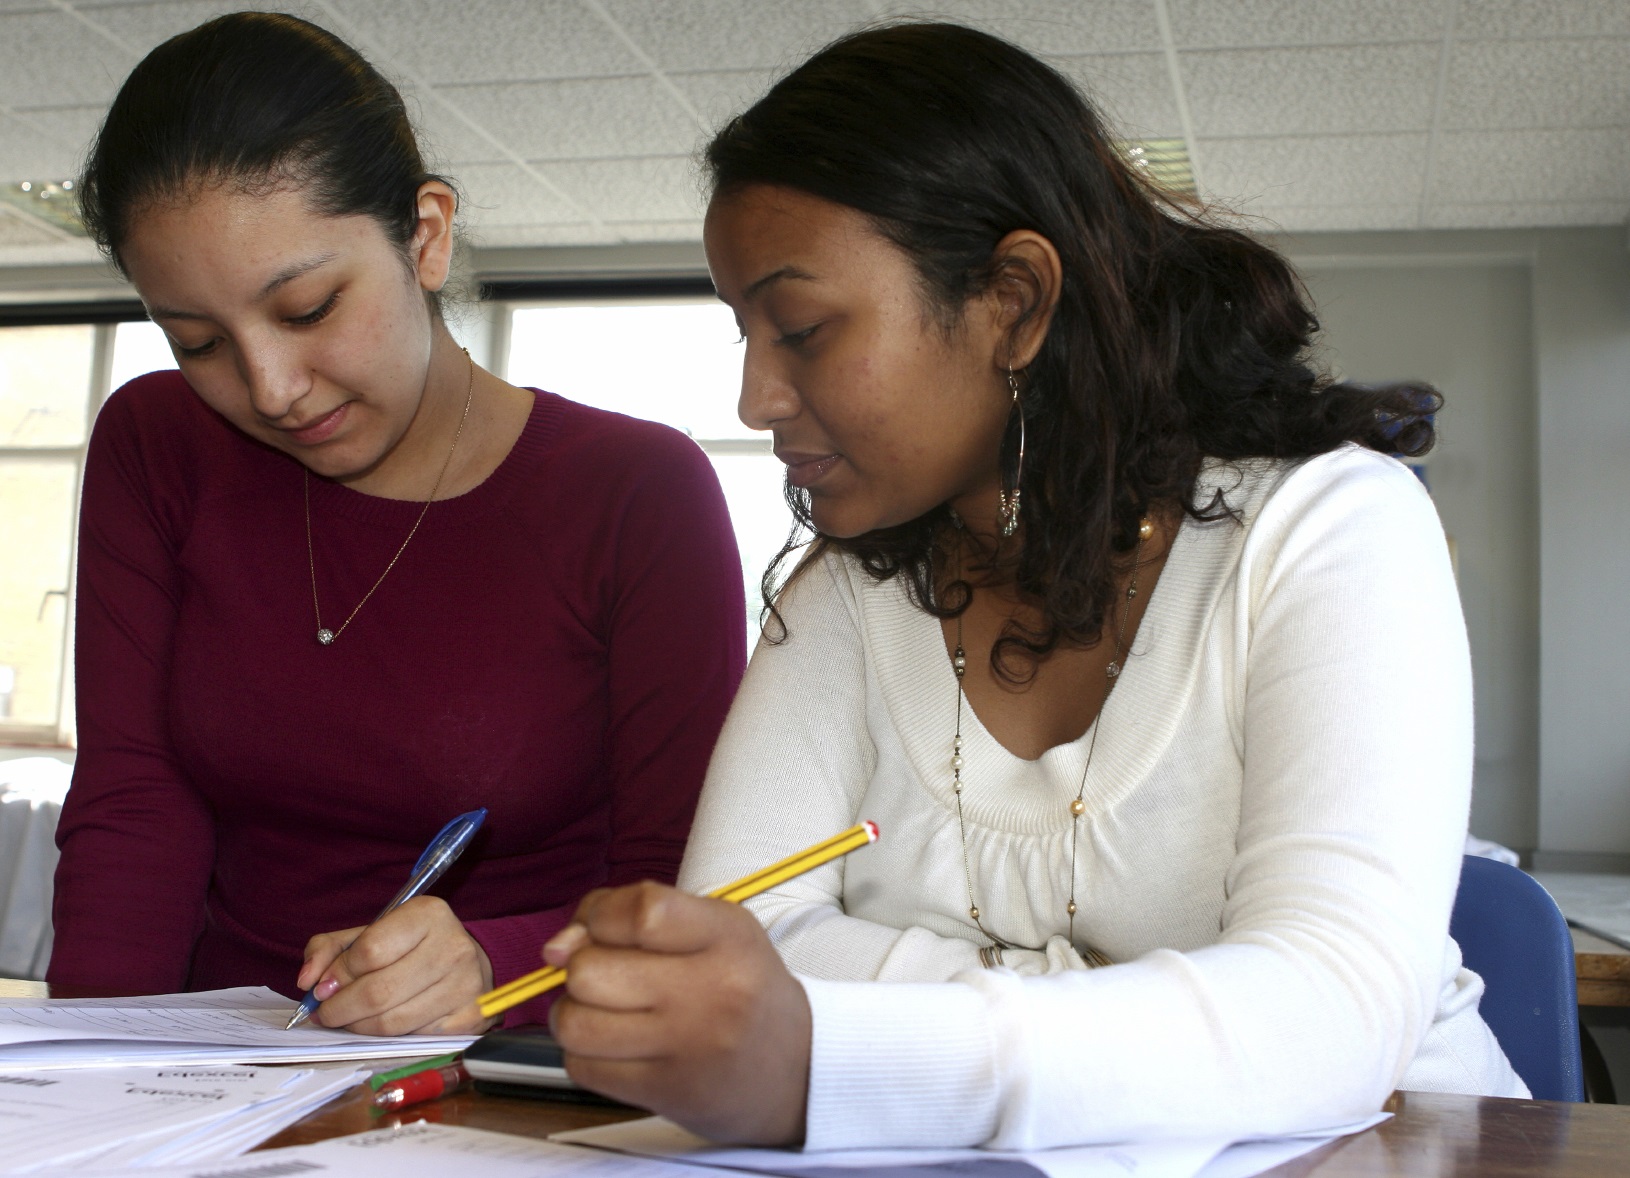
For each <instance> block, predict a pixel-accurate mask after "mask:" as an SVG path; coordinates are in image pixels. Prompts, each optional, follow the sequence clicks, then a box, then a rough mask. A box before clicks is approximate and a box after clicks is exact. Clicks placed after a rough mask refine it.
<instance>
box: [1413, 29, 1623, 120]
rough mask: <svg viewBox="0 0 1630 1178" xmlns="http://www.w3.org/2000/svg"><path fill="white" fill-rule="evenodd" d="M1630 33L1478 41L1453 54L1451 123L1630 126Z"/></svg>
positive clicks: (1447, 100)
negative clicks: (1628, 83)
mask: <svg viewBox="0 0 1630 1178" xmlns="http://www.w3.org/2000/svg"><path fill="white" fill-rule="evenodd" d="M1626 78H1630V38H1622V37H1621V38H1614V37H1607V38H1600V37H1599V38H1593V39H1590V40H1584V39H1578V40H1574V39H1569V40H1553V41H1471V42H1464V43H1461V44H1457V45H1456V46H1455V47H1454V50H1453V52H1452V54H1451V56H1450V58H1449V79H1448V88H1447V90H1446V92H1445V94H1444V105H1443V126H1445V127H1453V128H1467V129H1473V130H1483V129H1487V130H1493V129H1496V128H1507V127H1510V128H1515V127H1610V126H1630V86H1626V84H1625V79H1626Z"/></svg>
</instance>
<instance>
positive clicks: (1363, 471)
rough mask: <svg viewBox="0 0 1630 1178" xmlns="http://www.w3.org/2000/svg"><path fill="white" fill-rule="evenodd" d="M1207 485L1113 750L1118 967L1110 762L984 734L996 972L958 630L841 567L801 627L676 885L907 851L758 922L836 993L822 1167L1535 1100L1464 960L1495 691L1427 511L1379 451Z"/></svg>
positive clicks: (795, 884) (1137, 654) (812, 891)
mask: <svg viewBox="0 0 1630 1178" xmlns="http://www.w3.org/2000/svg"><path fill="white" fill-rule="evenodd" d="M1205 478H1206V481H1207V483H1208V485H1215V486H1220V487H1221V488H1222V489H1223V490H1224V492H1225V494H1226V496H1227V501H1228V503H1229V505H1230V506H1231V507H1233V508H1235V509H1237V510H1238V511H1239V513H1240V515H1241V520H1240V522H1235V521H1233V520H1225V521H1220V522H1216V523H1210V524H1196V523H1194V522H1192V521H1190V522H1186V523H1185V524H1184V526H1183V527H1182V529H1181V530H1180V532H1179V534H1178V536H1177V539H1176V541H1175V544H1174V546H1173V549H1172V552H1171V555H1170V557H1169V559H1168V560H1167V562H1166V566H1165V569H1164V571H1163V572H1162V573H1161V576H1160V580H1159V582H1158V584H1157V586H1156V588H1155V591H1154V594H1153V596H1152V598H1151V599H1150V602H1149V605H1148V609H1147V613H1146V616H1145V617H1144V619H1143V622H1142V625H1141V627H1140V628H1139V630H1138V633H1137V637H1136V640H1135V642H1134V644H1133V649H1132V654H1131V657H1130V658H1129V660H1128V662H1127V666H1126V670H1125V672H1124V673H1123V674H1122V675H1121V677H1120V680H1119V682H1118V684H1117V686H1116V688H1115V690H1114V692H1113V693H1112V694H1111V696H1110V698H1109V701H1108V703H1107V704H1106V705H1105V707H1104V710H1103V713H1102V715H1101V717H1100V719H1099V721H1098V724H1099V726H1100V727H1101V731H1100V732H1099V734H1098V740H1097V747H1096V750H1095V751H1094V753H1093V756H1092V765H1091V772H1090V773H1089V774H1088V776H1087V781H1086V794H1085V800H1086V803H1087V811H1086V815H1085V816H1084V817H1083V818H1082V819H1081V829H1080V838H1079V852H1078V856H1077V859H1076V866H1075V890H1076V898H1077V903H1078V905H1079V911H1078V914H1077V916H1076V922H1075V932H1076V940H1077V943H1078V944H1090V945H1091V946H1093V947H1095V948H1097V949H1099V950H1101V951H1102V952H1104V953H1105V954H1107V955H1108V956H1109V958H1110V959H1111V960H1112V961H1114V962H1117V963H1118V964H1115V965H1112V966H1109V967H1107V968H1101V969H1096V970H1088V969H1086V968H1084V967H1083V963H1082V961H1081V958H1080V955H1079V954H1078V953H1077V951H1076V950H1075V949H1074V948H1073V947H1071V945H1070V944H1069V942H1068V941H1067V940H1066V939H1065V936H1064V933H1065V931H1066V929H1067V916H1066V913H1065V905H1066V903H1067V902H1068V898H1069V894H1070V846H1071V818H1070V815H1069V812H1068V805H1069V802H1070V801H1071V800H1072V799H1073V798H1074V797H1075V794H1076V790H1077V788H1078V786H1079V784H1080V781H1081V776H1082V769H1083V765H1084V762H1085V759H1086V756H1087V748H1088V744H1089V741H1090V739H1091V733H1090V731H1089V733H1088V734H1086V735H1084V736H1083V737H1082V738H1081V739H1080V740H1077V741H1075V742H1073V743H1071V744H1067V745H1061V746H1059V747H1057V748H1053V749H1050V750H1048V751H1047V752H1046V753H1045V754H1044V755H1043V756H1042V757H1041V758H1040V759H1039V760H1037V761H1025V760H1021V759H1020V758H1018V757H1015V756H1014V755H1012V754H1011V753H1009V752H1007V751H1006V750H1005V749H1004V748H1003V747H1002V746H1001V745H1000V744H998V743H997V742H996V740H995V739H994V738H992V737H991V736H990V734H989V733H987V732H986V731H985V729H984V728H983V726H982V725H981V724H980V723H979V720H978V718H977V717H976V716H974V715H973V714H972V711H971V709H968V708H966V707H965V708H964V711H963V725H962V731H963V741H964V749H963V756H964V758H965V767H964V769H963V773H962V776H963V781H964V794H963V805H964V811H965V814H966V818H967V856H968V862H969V865H970V867H971V873H972V879H973V889H974V895H975V897H976V898H977V901H978V905H979V908H980V912H981V916H982V918H983V919H984V922H985V923H986V925H987V927H989V928H991V929H992V931H994V932H996V933H997V934H998V935H999V936H1001V937H1002V938H1004V939H1005V940H1007V941H1009V942H1012V943H1015V944H1023V945H1031V946H1037V947H1038V949H1037V951H1031V952H1008V953H1007V954H1006V962H1007V964H1008V966H1009V967H1010V968H1009V969H1005V970H989V971H987V970H983V969H981V968H979V961H978V956H977V951H978V947H979V946H980V945H981V944H985V943H986V942H985V940H984V938H983V937H982V936H981V934H980V933H979V931H978V930H977V929H976V928H975V927H974V926H973V922H972V921H971V920H970V919H969V917H968V883H967V880H966V877H965V875H964V870H963V844H962V839H961V837H960V836H959V834H958V829H957V818H956V807H955V802H954V796H953V794H952V792H951V780H952V778H951V771H950V765H949V760H950V757H951V741H952V734H953V730H954V724H955V706H956V692H957V681H956V679H955V678H954V677H953V675H952V672H951V668H950V665H949V660H948V658H947V657H946V653H945V644H944V641H943V639H942V637H941V632H940V628H939V624H938V622H937V621H936V620H935V619H934V618H933V617H931V616H929V615H928V614H926V613H924V612H922V611H921V610H918V609H915V608H913V607H912V605H911V604H910V602H909V601H908V600H907V599H906V597H905V595H904V591H903V589H902V588H901V586H900V585H899V584H898V582H890V583H886V584H878V583H877V582H875V581H874V580H872V579H871V578H870V577H869V576H867V575H866V573H865V572H864V571H863V570H861V569H859V568H858V567H857V566H855V565H854V564H853V563H851V562H849V561H846V560H844V559H840V558H837V557H829V558H827V559H825V560H824V561H823V562H822V563H820V564H818V565H816V566H814V567H812V568H810V569H809V570H807V572H806V573H805V574H804V575H803V576H802V577H800V578H799V579H798V581H797V582H796V583H795V584H794V585H793V587H792V588H791V589H790V590H789V591H788V592H787V593H786V594H785V595H784V597H783V601H782V607H781V608H782V613H783V614H784V616H785V618H786V623H787V626H788V629H789V637H788V639H787V640H786V641H785V642H784V643H782V644H780V645H768V644H762V643H761V644H760V646H759V649H758V650H757V652H756V653H755V654H754V656H753V660H752V663H751V665H750V667H749V668H748V671H747V677H746V679H745V680H744V682H743V684H742V687H741V691H740V694H739V695H738V696H737V697H736V702H735V705H734V708H733V709H732V711H731V714H730V718H729V721H728V722H727V723H726V725H725V728H724V732H723V734H722V735H721V737H720V740H719V745H718V748H717V750H716V752H715V754H714V758H713V763H712V766H711V768H710V770H709V774H708V780H707V785H706V788H705V790H704V793H703V796H702V802H701V808H700V810H699V812H698V814H697V819H696V825H695V828H694V831H693V833H692V836H691V843H690V848H689V851H688V853H687V856H686V859H685V865H684V869H683V872H682V874H681V878H680V885H681V886H682V887H686V888H691V889H698V890H699V889H703V888H707V887H711V886H714V885H716V884H719V883H723V882H726V881H729V880H731V879H734V878H736V877H738V876H741V875H745V874H747V873H748V872H749V871H751V870H754V869H756V868H758V867H761V866H762V865H763V864H765V863H767V862H771V861H773V860H775V859H778V858H781V857H782V856H784V855H786V854H789V853H790V852H792V851H794V850H797V849H799V848H801V847H804V846H806V845H808V844H810V843H813V842H816V841H817V840H819V839H821V838H824V837H826V836H828V835H830V834H833V833H834V832H836V831H838V830H840V829H842V828H844V827H846V826H848V825H850V824H852V823H854V822H856V821H858V820H860V819H862V818H869V819H872V820H874V821H876V822H877V823H878V824H879V825H880V827H881V829H882V838H881V840H880V841H879V843H878V844H877V845H876V846H874V847H871V848H868V849H866V850H863V851H860V852H858V853H856V854H853V855H851V856H849V857H848V858H847V859H845V860H842V861H840V862H838V863H836V864H833V865H830V866H828V867H825V868H822V869H820V870H819V871H816V872H812V873H811V874H809V875H806V876H804V877H802V878H800V879H797V880H794V881H792V882H790V883H788V884H785V885H783V886H782V887H780V888H778V889H776V890H775V891H774V892H772V893H769V894H767V895H765V896H763V897H761V898H759V899H758V900H756V901H754V902H753V903H752V905H751V906H752V908H753V910H754V911H755V912H756V914H757V915H758V916H759V918H760V919H761V920H762V921H763V922H764V924H765V925H766V927H767V928H768V929H769V931H770V935H771V937H772V938H773V940H774V942H775V944H776V946H777V948H778V949H779V950H780V952H781V953H782V955H783V956H784V957H785V959H786V961H787V964H788V965H789V966H790V967H791V968H792V970H793V971H794V972H795V973H797V974H798V975H800V976H801V977H802V978H803V979H805V986H806V988H807V990H808V993H809V998H810V1002H811V1007H812V1010H813V1014H814V1042H813V1056H812V1062H811V1068H810V1094H809V1106H808V1145H809V1147H810V1148H837V1147H863V1146H877V1145H944V1146H948V1145H971V1144H989V1145H993V1146H998V1147H1004V1148H1034V1147H1042V1146H1051V1145H1063V1144H1077V1143H1089V1142H1102V1141H1115V1140H1126V1139H1132V1138H1137V1137H1148V1136H1155V1135H1160V1136H1171V1135H1183V1136H1196V1135H1244V1134H1250V1133H1278V1132H1289V1131H1294V1130H1302V1129H1309V1128H1315V1127H1322V1126H1330V1125H1337V1124H1341V1123H1344V1122H1348V1121H1352V1120H1354V1119H1356V1118H1358V1117H1360V1116H1364V1115H1368V1114H1370V1113H1372V1112H1374V1111H1375V1110H1376V1109H1377V1108H1378V1107H1379V1106H1380V1104H1381V1102H1382V1101H1383V1100H1384V1099H1385V1098H1386V1096H1387V1094H1388V1093H1390V1092H1391V1091H1392V1090H1393V1089H1394V1088H1397V1087H1404V1088H1413V1089H1417V1090H1428V1091H1454V1092H1468V1093H1483V1094H1489V1095H1502V1096H1526V1095H1527V1092H1526V1090H1525V1089H1524V1088H1523V1085H1522V1082H1521V1080H1520V1079H1518V1077H1517V1076H1516V1074H1515V1073H1514V1072H1513V1071H1512V1070H1511V1068H1510V1065H1509V1064H1508V1063H1507V1062H1506V1059H1505V1056H1504V1055H1503V1054H1502V1053H1501V1051H1500V1048H1499V1046H1498V1044H1497V1043H1496V1042H1495V1040H1494V1038H1493V1036H1492V1034H1490V1032H1489V1031H1488V1029H1487V1027H1486V1026H1485V1025H1484V1023H1483V1021H1482V1019H1481V1017H1480V1016H1479V1015H1478V1012H1477V999H1478V996H1479V995H1480V993H1481V992H1482V982H1481V981H1480V980H1479V979H1478V978H1477V976H1476V975H1474V974H1472V973H1469V972H1468V971H1466V970H1464V969H1462V968H1461V967H1460V953H1459V950H1458V949H1457V947H1456V946H1455V944H1454V942H1453V941H1451V940H1450V939H1449V937H1448V934H1447V928H1448V921H1449V910H1450V907H1451V905H1452V903H1453V899H1454V893H1455V887H1456V883H1457V880H1458V878H1459V871H1460V859H1461V850H1462V846H1463V843H1464V839H1465V833H1466V815H1467V808H1468V804H1469V799H1470V791H1471V765H1472V701H1471V673H1470V665H1469V658H1468V653H1467V646H1466V634H1465V627H1464V624H1463V622H1462V619H1461V613H1460V603H1459V599H1458V597H1457V595H1456V591H1455V585H1454V580H1453V576H1452V573H1451V571H1450V567H1449V561H1448V556H1447V552H1446V548H1445V545H1444V542H1443V532H1442V528H1441V525H1440V524H1439V522H1438V519H1437V515H1436V513H1435V511H1434V510H1433V507H1432V503H1431V500H1430V499H1429V498H1428V497H1427V495H1426V493H1425V491H1424V490H1423V489H1422V487H1421V485H1420V483H1419V482H1418V481H1417V480H1416V479H1415V478H1414V477H1413V476H1412V475H1411V474H1410V473H1409V472H1408V471H1407V470H1405V469H1404V468H1403V467H1402V466H1400V465H1399V464H1398V463H1396V462H1393V461H1392V460H1390V459H1387V458H1383V457H1380V456H1378V455H1375V454H1373V453H1370V452H1369V451H1365V450H1362V449H1359V448H1358V447H1347V448H1344V449H1342V450H1339V451H1336V452H1335V453H1332V454H1327V455H1324V456H1322V457H1319V458H1315V459H1312V460H1309V461H1306V462H1303V463H1301V464H1299V465H1293V464H1288V463H1268V462H1257V463H1252V464H1242V465H1221V464H1216V465H1213V466H1211V467H1209V468H1208V470H1207V474H1206V476H1205ZM860 979H864V980H863V981H862V980H860ZM877 981H881V982H890V983H896V984H893V985H877V984H874V983H875V982H877ZM948 982H950V983H953V984H946V983H948Z"/></svg>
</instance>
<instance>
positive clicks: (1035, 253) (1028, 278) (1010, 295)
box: [990, 229, 1064, 371]
mask: <svg viewBox="0 0 1630 1178" xmlns="http://www.w3.org/2000/svg"><path fill="white" fill-rule="evenodd" d="M991 269H992V271H994V273H995V275H996V279H995V281H994V282H993V283H992V284H991V287H990V298H991V300H992V302H993V304H994V306H993V308H992V309H993V311H994V312H995V320H996V322H995V326H996V327H997V329H998V333H997V340H996V346H995V351H994V354H993V355H992V357H991V359H992V362H993V363H995V365H996V367H998V368H1000V369H1002V370H1004V371H1005V370H1006V369H1007V368H1009V367H1013V368H1016V369H1017V368H1028V367H1029V366H1030V362H1031V361H1032V360H1034V359H1035V358H1036V353H1037V352H1039V351H1041V345H1042V341H1044V340H1045V339H1046V338H1047V329H1048V328H1049V327H1050V326H1051V325H1052V322H1053V312H1054V311H1056V310H1057V309H1058V299H1059V293H1060V291H1061V290H1062V288H1063V285H1064V267H1063V264H1062V263H1061V262H1060V261H1059V257H1058V250H1056V249H1054V248H1053V243H1052V242H1051V241H1048V240H1047V238H1045V237H1043V236H1042V235H1041V234H1039V233H1037V232H1036V231H1035V230H1033V229H1015V230H1014V231H1013V232H1012V233H1009V234H1008V235H1007V236H1006V237H1004V238H1002V240H1001V241H999V242H997V243H996V249H995V250H994V251H993V252H992V254H991Z"/></svg>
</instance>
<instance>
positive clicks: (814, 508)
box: [810, 499, 916, 540]
mask: <svg viewBox="0 0 1630 1178" xmlns="http://www.w3.org/2000/svg"><path fill="white" fill-rule="evenodd" d="M810 517H811V518H812V519H813V520H814V523H815V530H816V531H818V532H820V534H821V535H823V536H830V537H832V538H833V539H834V540H853V539H855V538H856V537H859V536H864V535H866V533H868V532H875V531H878V530H879V529H881V528H892V527H897V526H899V525H900V524H903V523H907V522H909V521H910V520H912V519H915V518H916V516H911V515H908V516H905V517H903V518H900V519H896V518H894V516H893V515H892V514H887V513H879V512H877V511H875V510H863V509H860V508H858V506H851V505H847V504H837V503H824V504H823V503H822V502H821V501H820V500H819V499H817V500H815V501H814V502H813V503H812V504H811V505H810Z"/></svg>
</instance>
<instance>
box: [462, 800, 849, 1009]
mask: <svg viewBox="0 0 1630 1178" xmlns="http://www.w3.org/2000/svg"><path fill="white" fill-rule="evenodd" d="M876 841H877V823H875V822H862V823H859V824H858V825H856V826H851V827H850V828H849V829H848V830H845V831H842V832H841V833H839V834H835V835H833V836H832V837H831V838H829V839H825V840H823V841H821V842H818V843H816V844H815V845H814V846H812V847H806V848H804V849H803V850H802V851H799V852H797V853H796V854H793V855H788V856H787V857H786V858H785V859H782V860H780V861H779V862H776V863H772V864H770V865H769V866H768V867H765V868H761V869H760V870H758V871H755V872H753V873H752V874H751V875H746V876H743V877H742V878H741V879H738V880H737V881H736V882H735V883H729V884H725V885H724V886H723V887H718V888H714V889H713V890H712V891H711V892H709V893H708V897H709V898H710V899H714V900H725V901H727V902H729V903H731V904H740V903H741V902H742V901H743V900H751V899H752V898H753V897H754V896H756V895H759V894H760V893H761V892H767V891H769V890H770V889H771V888H773V887H775V886H776V885H777V884H782V883H785V882H786V881H787V880H789V879H795V878H797V877H798V876H800V875H803V874H804V872H806V871H814V870H815V869H816V868H817V867H820V866H821V865H822V864H825V863H830V862H832V860H834V859H838V858H841V857H842V856H844V855H847V854H848V853H849V852H850V851H858V850H859V849H860V848H861V847H865V846H870V845H871V844H872V843H875V842H876ZM565 981H566V970H565V967H563V966H547V967H545V968H543V969H540V970H534V971H533V972H532V973H529V974H527V975H525V976H524V977H519V978H516V979H515V980H514V981H513V982H509V983H507V984H505V985H502V986H499V987H497V988H496V989H493V990H489V991H487V992H486V993H485V994H483V995H481V998H480V999H479V1001H478V1005H479V1006H480V1008H481V1016H482V1017H483V1018H492V1017H494V1016H495V1015H500V1014H502V1013H504V1011H506V1010H508V1009H509V1008H510V1007H512V1006H519V1005H520V1004H521V1003H523V1002H527V1001H530V1000H531V999H533V998H536V997H537V996H538V995H539V994H546V993H548V992H549V991H550V990H553V989H554V988H555V987H556V986H559V985H562V984H563V983H564V982H565Z"/></svg>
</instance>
